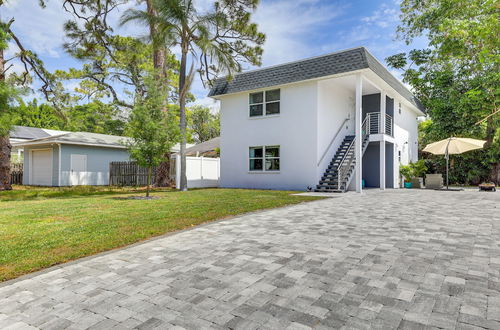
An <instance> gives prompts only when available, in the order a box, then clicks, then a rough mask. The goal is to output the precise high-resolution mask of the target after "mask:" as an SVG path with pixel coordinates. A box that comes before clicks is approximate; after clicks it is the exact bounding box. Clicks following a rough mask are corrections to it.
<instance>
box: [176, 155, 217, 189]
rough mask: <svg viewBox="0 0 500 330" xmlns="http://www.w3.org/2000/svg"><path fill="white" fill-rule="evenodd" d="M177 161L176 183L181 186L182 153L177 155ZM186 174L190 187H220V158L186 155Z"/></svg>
mask: <svg viewBox="0 0 500 330" xmlns="http://www.w3.org/2000/svg"><path fill="white" fill-rule="evenodd" d="M175 162H176V164H175V169H176V170H175V172H176V173H175V184H176V187H179V186H180V181H181V173H180V168H181V156H180V155H177V156H176V160H175ZM178 169H179V170H178ZM186 176H187V185H188V188H208V187H218V186H219V178H220V158H208V157H186Z"/></svg>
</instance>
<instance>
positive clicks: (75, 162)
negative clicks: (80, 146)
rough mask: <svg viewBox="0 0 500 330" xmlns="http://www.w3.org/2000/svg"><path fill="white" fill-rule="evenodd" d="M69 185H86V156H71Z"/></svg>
mask: <svg viewBox="0 0 500 330" xmlns="http://www.w3.org/2000/svg"><path fill="white" fill-rule="evenodd" d="M70 184H71V185H72V186H81V185H86V184H87V155H78V154H71V171H70Z"/></svg>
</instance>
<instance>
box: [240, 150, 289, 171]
mask: <svg viewBox="0 0 500 330" xmlns="http://www.w3.org/2000/svg"><path fill="white" fill-rule="evenodd" d="M258 148H262V157H250V149H258ZM266 148H278V149H279V157H266ZM252 159H262V169H261V170H252V169H251V168H250V160H252ZM267 159H278V160H279V161H280V162H279V163H280V165H279V167H280V168H279V170H266V160H267ZM280 171H281V146H280V145H269V146H251V147H248V172H249V173H279V172H280Z"/></svg>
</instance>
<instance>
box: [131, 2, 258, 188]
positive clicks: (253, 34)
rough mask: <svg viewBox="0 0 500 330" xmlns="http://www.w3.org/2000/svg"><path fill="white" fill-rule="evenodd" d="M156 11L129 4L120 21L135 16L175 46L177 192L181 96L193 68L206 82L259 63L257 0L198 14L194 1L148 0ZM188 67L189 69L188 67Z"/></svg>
mask: <svg viewBox="0 0 500 330" xmlns="http://www.w3.org/2000/svg"><path fill="white" fill-rule="evenodd" d="M151 1H152V3H153V6H154V9H155V11H156V12H155V15H151V14H150V13H148V12H147V11H141V10H138V9H129V10H127V11H126V12H125V13H124V15H123V16H122V23H125V22H130V21H138V22H140V23H142V24H145V25H151V24H153V25H154V26H155V27H156V29H157V33H158V35H156V36H152V38H154V39H155V40H162V42H163V44H164V45H165V48H171V47H174V46H179V47H180V53H181V55H180V57H181V58H180V70H179V101H178V102H179V117H180V122H179V126H180V132H181V147H180V154H181V175H180V177H181V182H180V187H178V188H179V189H180V190H181V191H186V190H187V178H186V152H185V151H186V96H187V93H188V92H189V89H190V87H191V83H192V81H193V78H194V73H195V72H198V73H199V74H200V77H201V79H202V81H203V83H208V84H211V82H212V81H213V80H214V79H215V78H217V76H218V74H219V73H221V72H223V73H225V74H227V75H228V76H231V75H232V74H233V73H234V72H239V71H241V63H242V62H249V63H251V64H252V65H260V64H261V56H262V48H261V45H262V44H263V43H264V41H265V35H264V34H263V33H260V32H258V30H257V25H256V24H254V23H251V22H250V17H251V11H253V10H255V9H256V7H257V4H258V2H259V0H221V1H218V2H216V3H215V5H214V8H213V10H211V11H210V12H207V13H199V12H198V11H197V10H196V8H195V6H194V3H193V0H151ZM188 66H189V71H188Z"/></svg>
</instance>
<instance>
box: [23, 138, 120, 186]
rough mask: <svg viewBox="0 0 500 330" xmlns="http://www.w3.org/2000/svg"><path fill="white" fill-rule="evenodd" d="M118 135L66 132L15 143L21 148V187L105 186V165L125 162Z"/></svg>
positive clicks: (107, 170) (106, 172)
mask: <svg viewBox="0 0 500 330" xmlns="http://www.w3.org/2000/svg"><path fill="white" fill-rule="evenodd" d="M127 139H129V138H126V137H122V136H114V135H105V134H96V133H85V132H66V133H62V134H59V135H53V136H49V137H44V138H39V139H32V140H28V141H24V142H19V143H15V144H14V146H15V147H18V148H24V175H23V184H25V185H38V186H74V185H107V184H108V182H109V163H110V162H114V161H127V160H129V154H128V151H127V148H126V146H125V145H124V142H125V141H126V140H127Z"/></svg>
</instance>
